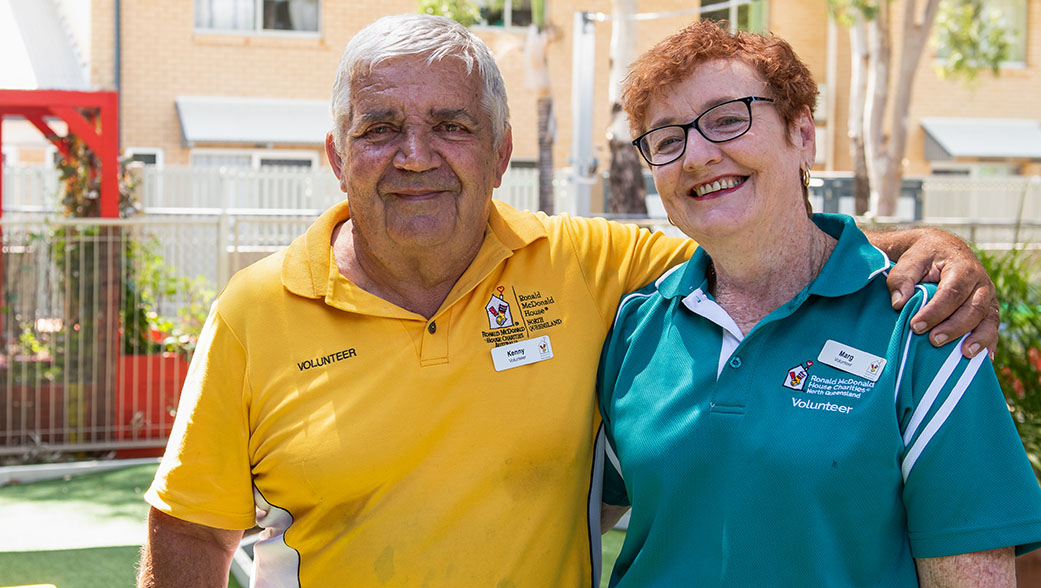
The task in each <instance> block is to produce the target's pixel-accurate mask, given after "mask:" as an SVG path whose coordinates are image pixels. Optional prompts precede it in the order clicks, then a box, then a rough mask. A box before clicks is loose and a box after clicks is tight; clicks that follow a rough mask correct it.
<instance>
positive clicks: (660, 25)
mask: <svg viewBox="0 0 1041 588" xmlns="http://www.w3.org/2000/svg"><path fill="white" fill-rule="evenodd" d="M987 1H988V3H989V4H994V5H999V6H1001V7H1002V8H1003V9H1005V10H1006V12H1007V13H1008V14H1009V15H1010V16H1011V18H1010V22H1011V23H1012V24H1013V25H1014V30H1015V32H1016V35H1018V36H1017V38H1016V39H1015V40H1014V42H1013V56H1012V59H1011V60H1010V61H1009V63H1008V64H1007V65H1006V67H1003V68H1002V70H1001V75H1000V77H998V78H993V77H991V76H990V74H988V73H984V74H981V75H980V77H979V79H978V82H977V84H976V86H975V88H972V89H970V88H967V87H966V86H964V85H963V84H961V83H959V82H954V81H945V80H942V79H940V78H939V77H938V76H937V74H936V73H935V72H934V69H933V64H934V60H935V58H934V56H933V55H932V50H931V49H927V54H926V56H924V57H923V59H922V62H921V64H920V68H919V73H918V76H917V78H916V84H915V89H914V96H913V100H912V105H911V109H910V112H909V119H910V134H909V141H908V148H907V159H906V168H905V171H906V173H907V174H909V175H926V174H930V173H958V174H973V175H986V174H992V173H997V174H1012V175H1015V174H1037V173H1041V164H1039V163H1038V161H1041V154H1039V155H1037V156H1034V157H1033V158H1031V157H1021V158H1017V159H1012V160H1009V159H1005V158H998V159H994V158H992V157H989V156H988V152H987V150H986V149H985V147H986V145H982V144H981V143H982V142H984V140H983V139H982V138H981V137H982V134H981V133H980V132H979V131H980V129H983V128H987V127H990V126H994V124H995V123H994V120H993V119H1003V121H1002V123H1003V124H1004V123H1010V124H1014V125H1019V127H1016V128H1017V129H1020V127H1022V126H1023V125H1025V126H1026V127H1027V132H1036V133H1037V136H1039V137H1041V101H1038V100H1037V96H1038V95H1041V43H1038V42H1037V40H1038V39H1039V38H1041V0H987ZM29 2H30V0H0V4H10V5H11V6H14V5H17V4H19V3H29ZM31 2H32V3H33V4H37V3H38V2H39V3H40V4H50V5H52V6H53V7H54V10H55V12H56V13H58V14H59V16H60V17H61V18H59V19H58V20H59V21H60V22H59V23H58V25H59V28H56V29H55V30H54V31H49V32H48V34H65V35H67V36H68V37H69V38H71V39H72V44H73V46H74V50H75V51H74V53H77V54H78V55H79V56H80V59H81V61H82V64H81V65H82V66H83V70H84V72H86V78H87V79H86V84H87V86H89V87H92V88H101V89H112V88H118V89H119V90H120V94H121V99H122V103H121V117H122V118H121V121H122V129H121V135H122V143H121V144H122V147H123V149H124V150H126V151H127V152H129V153H132V154H134V155H135V156H136V157H137V158H139V159H142V160H145V161H148V162H155V163H158V164H161V165H167V166H185V165H211V164H221V165H244V166H259V165H269V164H277V165H303V166H317V165H325V161H324V153H323V149H322V142H323V139H324V132H325V130H327V129H328V127H329V125H330V124H331V123H330V121H329V117H328V101H329V90H330V87H331V85H332V79H333V74H334V72H335V69H336V64H337V61H338V59H339V56H340V53H341V51H342V49H343V47H344V45H345V44H346V43H347V41H348V40H349V39H350V37H351V35H352V34H354V33H355V32H356V31H358V30H359V29H360V28H361V27H363V26H365V25H366V24H367V23H369V22H371V21H372V20H374V19H375V18H377V17H379V16H381V15H384V14H391V13H398V12H411V11H415V10H416V3H415V0H385V1H384V2H380V3H371V2H347V1H333V0H194V1H192V0H170V1H166V2H155V1H151V0H42V2H40V0H31ZM721 2H722V0H712V1H711V2H710V1H709V0H703V2H702V4H703V5H704V8H705V9H706V10H709V11H710V12H706V16H710V17H730V18H732V19H734V20H736V22H737V23H738V24H740V25H741V26H742V27H746V28H751V29H758V30H771V31H773V32H775V33H776V34H778V35H779V36H781V37H784V38H786V39H788V40H789V41H790V42H791V43H792V44H793V45H794V46H795V48H796V51H797V52H798V53H799V54H800V55H801V56H802V57H803V59H805V60H806V61H807V62H808V64H809V65H810V68H811V69H812V71H813V72H814V74H815V76H816V77H817V79H818V81H819V82H820V84H821V90H822V94H821V103H820V105H819V107H818V111H817V116H818V124H819V127H820V129H819V133H820V134H819V141H818V150H819V152H820V155H819V157H818V168H819V169H822V170H824V169H826V170H835V171H846V170H849V169H850V167H851V165H850V156H849V147H848V140H847V139H846V115H847V111H848V94H849V69H850V65H849V49H848V34H847V31H846V30H845V29H844V28H843V27H842V26H840V25H835V24H833V23H830V22H829V18H828V14H827V9H826V3H825V2H824V0H818V1H815V2H798V1H795V0H773V1H772V2H770V1H769V0H747V1H745V0H739V1H738V2H737V4H738V5H737V6H734V7H729V4H730V3H726V2H723V3H722V5H723V6H724V8H722V9H712V7H711V6H710V4H720V3H721ZM485 4H489V5H491V4H494V0H492V2H491V3H489V2H487V1H486V2H485ZM546 7H547V11H548V14H547V19H546V20H547V22H548V23H550V24H551V25H552V27H553V31H554V35H553V39H552V41H551V42H550V43H549V46H548V49H547V56H548V63H549V66H550V71H551V80H552V82H551V83H552V88H551V92H552V96H553V98H554V110H555V115H556V121H557V125H556V142H555V148H554V162H555V166H556V167H557V168H563V167H567V166H569V165H570V161H569V157H570V153H571V144H572V136H571V135H572V126H571V124H570V122H571V121H572V120H573V116H574V113H573V112H572V94H573V88H572V84H573V75H572V74H573V70H574V69H575V66H574V64H575V63H579V64H580V67H583V68H585V67H588V68H591V70H592V71H593V73H594V76H593V90H592V96H593V97H594V101H593V104H592V112H591V119H590V120H591V125H590V128H592V156H593V157H595V158H596V159H597V160H598V161H599V167H600V169H604V168H605V167H606V158H607V157H608V152H607V148H606V139H605V133H606V127H607V124H608V105H607V95H608V90H607V77H608V76H607V72H608V53H609V43H610V35H611V22H610V19H609V18H605V19H603V20H597V21H596V22H595V24H594V25H593V33H592V35H593V37H594V39H595V40H594V42H593V43H592V45H593V46H594V47H595V51H594V54H593V55H587V57H586V58H584V59H578V60H576V58H575V57H574V55H573V51H572V41H573V38H574V35H575V27H574V26H573V23H574V20H575V19H574V14H575V13H576V12H577V11H585V12H589V13H593V14H594V16H595V15H603V16H608V17H609V15H610V12H611V9H612V3H611V2H609V1H607V0H557V1H550V2H547V3H546ZM0 8H2V7H0ZM639 10H640V12H641V13H642V14H643V18H641V20H639V21H638V23H637V25H636V26H637V31H638V43H637V51H642V50H644V49H646V48H648V47H649V46H650V45H651V44H652V43H653V42H655V41H656V40H658V39H660V38H662V37H663V36H665V35H666V34H668V33H670V32H672V31H674V30H676V29H678V28H679V27H681V26H682V25H683V24H685V23H687V22H689V21H690V20H692V19H694V18H696V16H697V11H698V6H697V4H696V3H691V2H680V1H679V0H655V1H654V2H651V3H647V2H644V3H641V5H640V7H639ZM117 12H118V15H117ZM530 13H531V2H530V0H506V1H505V6H504V7H503V6H500V8H498V9H495V10H493V9H489V10H484V11H483V12H482V14H483V15H484V16H485V17H486V18H487V19H488V20H489V21H490V22H487V23H485V24H481V25H474V27H473V28H474V30H475V31H477V32H478V33H479V34H480V35H481V37H482V38H484V39H485V40H486V41H487V42H488V44H489V46H490V47H491V48H492V49H493V51H494V52H495V54H496V57H497V59H498V61H499V64H500V67H501V68H502V70H503V74H504V76H505V78H506V82H507V90H508V93H509V96H510V108H511V115H512V121H513V128H514V142H515V148H514V160H515V164H516V165H531V163H532V162H534V159H535V157H536V150H537V142H536V127H535V121H536V105H535V100H536V97H535V94H534V92H533V90H532V89H531V88H529V87H528V86H527V85H526V83H525V67H526V66H525V61H526V54H525V39H526V32H527V29H526V27H525V26H521V25H524V24H526V23H527V22H529V21H530V16H531V15H530ZM83 18H89V25H88V26H86V27H85V28H86V30H87V34H86V38H87V39H86V41H84V40H83V37H84V34H83V33H78V34H73V33H72V32H70V29H83V28H84V23H83V22H82V19H83ZM117 22H118V30H117ZM504 23H506V24H504ZM584 114H589V113H584ZM5 124H6V123H5ZM5 128H6V127H5ZM1020 130H1021V129H1020ZM12 136H13V135H12V134H10V133H5V137H6V138H8V139H9V138H10V137H12ZM966 138H969V139H971V140H970V141H969V143H970V145H969V147H968V148H966V147H964V145H963V143H964V142H965V139H966ZM5 140H7V139H5ZM959 141H960V142H959ZM1039 149H1041V148H1039ZM17 151H18V147H17V145H15V146H8V147H5V154H6V155H8V157H9V159H11V156H12V155H13V156H14V159H15V160H20V161H23V162H31V161H33V160H34V159H35V156H33V155H32V153H31V151H32V149H30V148H25V149H22V151H23V153H22V155H21V156H20V157H19V156H18V153H17ZM974 151H975V152H974ZM594 210H595V209H594Z"/></svg>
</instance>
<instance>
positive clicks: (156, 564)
mask: <svg viewBox="0 0 1041 588" xmlns="http://www.w3.org/2000/svg"><path fill="white" fill-rule="evenodd" d="M241 537H242V531H229V530H225V529H214V528H211V527H205V526H202V525H196V524H193V523H188V522H185V521H181V520H178V519H175V518H173V517H171V516H169V515H166V514H163V513H161V512H159V511H157V510H155V509H154V508H153V509H152V510H151V512H150V513H149V515H148V539H147V541H146V542H145V545H144V547H142V549H141V563H140V566H139V568H138V575H137V586H138V588H168V587H169V588H173V587H177V588H180V587H183V586H193V587H196V586H197V587H199V588H210V587H214V588H225V587H226V586H227V585H228V570H229V569H230V567H231V558H232V556H233V555H234V554H235V548H236V546H237V545H238V542H239V539H240V538H241Z"/></svg>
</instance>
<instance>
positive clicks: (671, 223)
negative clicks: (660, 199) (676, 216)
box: [665, 213, 676, 227]
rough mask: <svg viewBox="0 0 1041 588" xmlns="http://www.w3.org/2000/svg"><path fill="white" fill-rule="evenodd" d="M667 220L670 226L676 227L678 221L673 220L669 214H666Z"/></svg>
mask: <svg viewBox="0 0 1041 588" xmlns="http://www.w3.org/2000/svg"><path fill="white" fill-rule="evenodd" d="M665 218H667V219H669V224H670V225H672V226H674V227H675V226H676V221H674V220H672V215H670V214H669V213H665Z"/></svg>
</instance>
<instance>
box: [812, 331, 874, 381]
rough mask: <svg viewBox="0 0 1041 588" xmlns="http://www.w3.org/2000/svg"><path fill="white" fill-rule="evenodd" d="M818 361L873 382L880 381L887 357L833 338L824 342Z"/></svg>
mask: <svg viewBox="0 0 1041 588" xmlns="http://www.w3.org/2000/svg"><path fill="white" fill-rule="evenodd" d="M817 361H819V362H821V363H823V364H826V365H830V366H831V367H833V368H835V369H840V370H842V371H844V372H848V373H851V374H853V375H854V376H860V377H861V378H864V379H866V380H871V381H872V382H877V381H878V377H879V376H880V375H882V369H883V368H885V367H886V360H885V359H883V358H881V357H879V356H877V355H871V354H870V353H868V352H867V351H861V350H859V349H856V348H854V347H850V346H849V345H845V344H843V343H839V342H838V341H835V340H833V339H829V340H828V342H827V343H825V344H824V348H823V349H821V352H820V355H818V356H817Z"/></svg>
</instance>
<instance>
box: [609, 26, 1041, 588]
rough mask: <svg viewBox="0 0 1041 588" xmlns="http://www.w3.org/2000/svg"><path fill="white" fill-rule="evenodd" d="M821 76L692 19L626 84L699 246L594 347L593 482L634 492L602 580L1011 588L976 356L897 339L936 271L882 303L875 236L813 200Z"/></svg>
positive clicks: (1003, 467)
mask: <svg viewBox="0 0 1041 588" xmlns="http://www.w3.org/2000/svg"><path fill="white" fill-rule="evenodd" d="M816 94H817V84H816V82H814V80H813V78H812V76H811V74H810V72H809V70H808V69H807V67H806V66H805V64H803V63H802V62H801V61H800V60H799V59H798V57H796V55H795V54H794V53H793V52H792V50H791V47H790V46H789V45H788V44H787V43H786V42H784V41H782V40H780V39H777V38H774V37H769V36H762V35H753V34H745V33H738V34H736V35H732V34H730V33H728V32H726V31H724V30H723V29H721V28H720V27H719V26H717V25H716V24H714V23H711V22H701V23H697V24H694V25H691V26H690V27H688V28H686V29H684V30H683V31H681V32H680V33H678V34H676V35H674V36H673V37H670V38H668V39H666V40H665V41H663V42H662V43H660V44H659V45H657V46H656V47H655V48H654V49H652V50H651V51H650V52H649V53H647V54H645V55H643V56H642V57H641V58H640V59H638V60H637V62H636V63H635V64H634V66H633V69H632V72H631V74H630V76H629V77H628V78H627V80H626V82H625V87H624V94H623V97H624V101H625V105H626V110H627V113H628V115H629V120H630V124H631V125H632V128H633V129H634V131H635V132H634V135H639V138H638V139H637V140H636V141H634V144H635V145H636V146H637V148H638V149H639V151H640V153H641V154H642V155H643V157H644V159H645V160H646V161H647V162H648V163H649V164H650V165H651V170H652V172H653V175H654V181H655V185H656V186H657V188H658V192H659V193H660V194H661V197H662V201H663V203H664V205H665V209H666V211H668V214H669V217H670V220H671V221H672V222H673V223H674V224H675V225H676V226H677V227H679V228H680V229H681V230H682V231H683V232H684V233H686V234H687V235H689V236H691V237H693V238H694V239H696V240H697V241H698V243H699V244H700V245H701V248H700V249H699V250H698V252H697V253H695V255H694V257H693V258H692V259H691V260H690V261H689V262H687V263H686V264H684V265H682V266H679V267H677V268H675V269H673V270H671V271H670V272H669V273H667V274H665V275H664V276H662V277H661V278H660V279H658V280H657V281H656V282H655V283H653V284H651V285H649V286H648V287H646V288H644V289H643V290H640V291H638V292H635V293H633V294H631V295H629V296H627V297H626V298H624V299H623V301H622V303H621V306H620V308H619V311H618V317H617V319H616V321H615V326H614V330H613V331H612V333H611V335H610V337H609V338H608V340H607V342H606V343H605V347H604V353H603V356H602V359H601V366H600V373H599V394H600V405H601V410H602V412H603V416H604V421H605V424H606V428H607V434H608V439H609V440H610V442H611V444H612V446H613V448H614V450H615V452H616V454H617V458H618V460H617V461H618V464H619V469H620V472H615V471H609V473H608V475H607V476H606V484H605V493H604V500H605V502H606V503H608V504H614V505H619V506H627V505H630V504H631V505H632V515H631V518H630V522H629V527H628V532H627V534H626V538H625V543H624V545H623V547H622V551H621V553H620V555H619V558H618V561H617V563H616V566H615V569H614V572H613V575H612V582H611V585H612V586H619V587H631V586H639V587H644V586H669V587H672V586H734V587H747V586H799V587H803V586H857V587H859V586H885V587H899V586H917V585H922V586H974V587H977V586H1013V585H1015V568H1014V561H1013V558H1014V553H1021V552H1025V551H1027V550H1030V549H1033V548H1036V547H1038V546H1039V545H1041V544H1039V542H1041V490H1039V487H1038V482H1037V480H1036V479H1035V477H1034V474H1033V471H1032V469H1031V467H1030V465H1029V462H1028V461H1027V458H1026V455H1025V452H1024V450H1023V447H1022V444H1021V442H1020V440H1019V438H1018V436H1017V434H1016V430H1015V427H1014V425H1013V423H1012V420H1011V418H1010V416H1009V414H1008V410H1007V408H1006V406H1005V402H1004V398H1003V396H1002V394H1001V390H1000V389H999V388H998V385H997V380H996V378H995V376H994V371H993V368H992V366H991V364H990V361H989V359H988V357H987V354H986V353H980V354H978V355H976V356H975V357H974V358H972V359H971V360H970V359H967V358H965V357H963V356H962V354H961V352H960V348H959V342H950V343H949V344H947V345H946V346H944V347H940V348H936V347H933V346H932V345H931V344H930V343H929V342H928V340H927V339H926V337H925V336H924V335H922V336H919V335H916V334H914V332H913V331H912V330H911V328H910V325H909V322H910V318H911V317H912V316H913V315H914V313H915V312H916V311H917V310H918V309H920V308H921V306H922V305H924V304H925V302H926V301H927V300H928V299H929V297H930V296H931V295H932V293H933V288H932V287H931V286H920V287H919V288H918V292H917V293H916V295H915V297H914V299H913V300H911V301H909V303H908V304H907V305H906V306H905V307H904V308H903V310H902V311H900V312H897V311H894V310H893V309H892V307H891V305H890V296H889V292H888V290H887V288H886V284H885V278H886V272H887V270H888V268H889V265H890V262H889V260H888V259H887V258H886V256H885V254H884V253H882V252H881V251H880V250H878V249H876V248H874V247H873V246H871V245H870V244H869V243H868V241H867V240H866V239H865V237H864V235H863V234H862V233H861V232H860V231H859V230H858V229H857V227H856V225H855V224H854V223H853V221H852V219H850V218H849V217H843V216H839V215H820V214H817V215H813V214H810V209H809V204H808V200H807V186H808V184H809V169H810V168H811V166H812V165H813V161H814V157H815V143H814V137H815V133H814V123H813V115H812V112H813V107H814V104H815V102H816ZM609 470H610V468H609ZM614 474H620V477H618V476H616V475H614Z"/></svg>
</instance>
